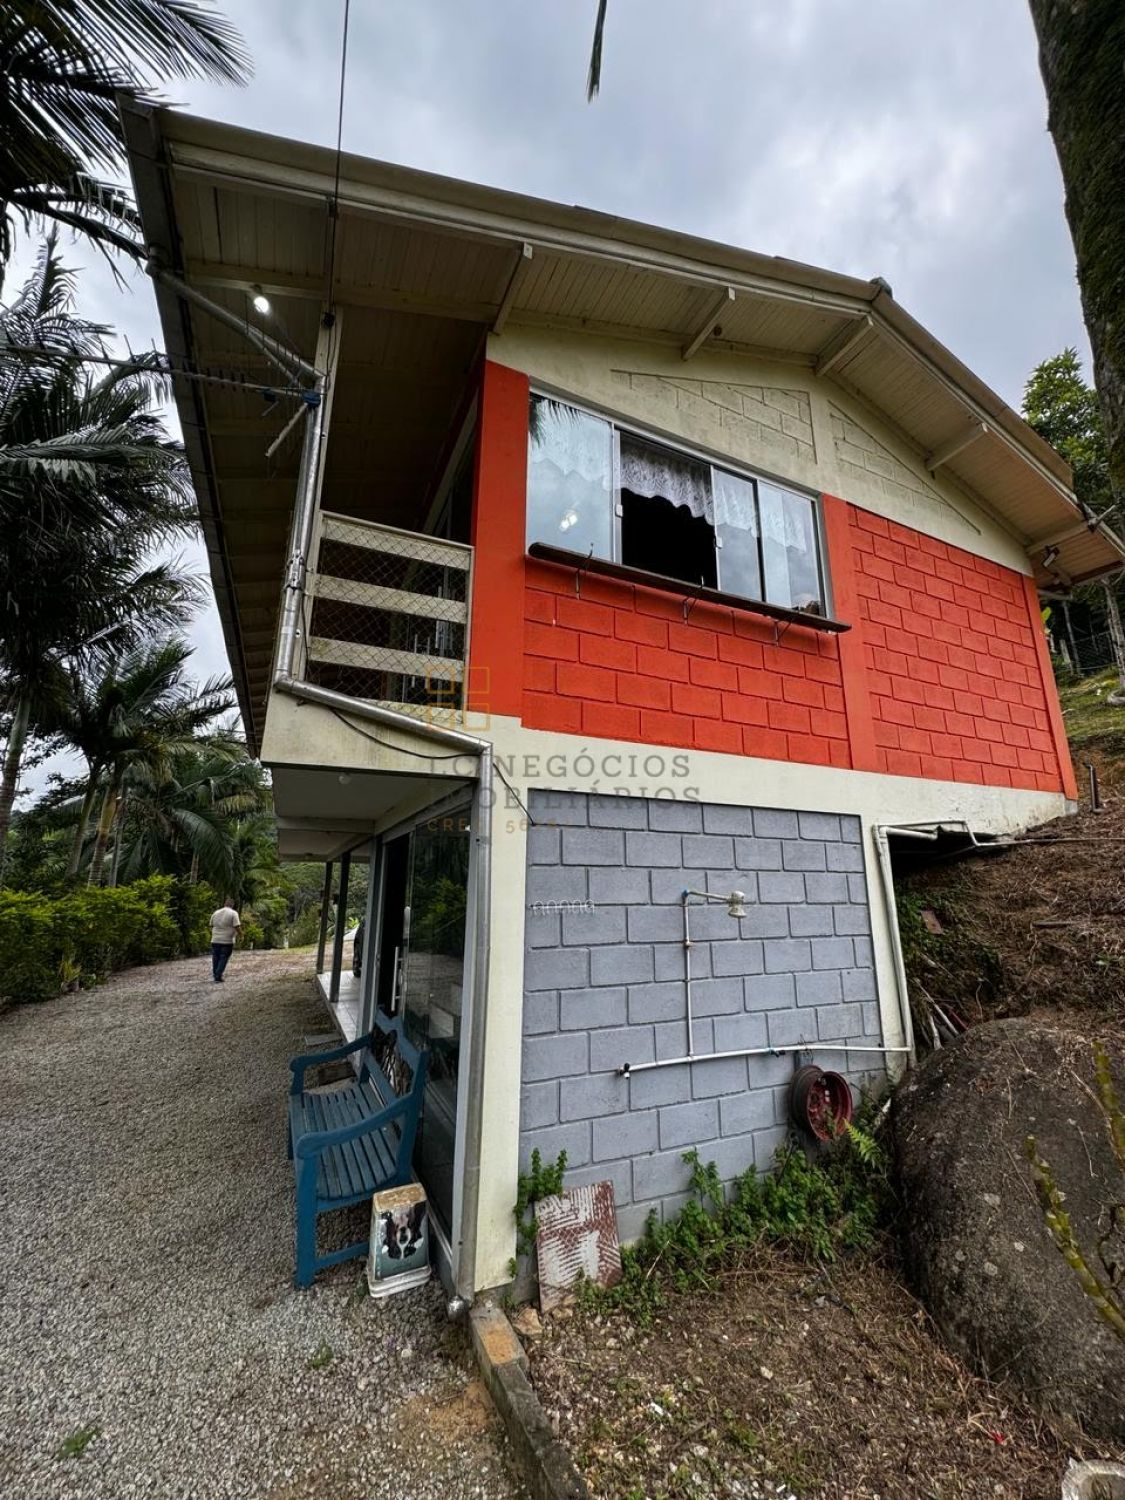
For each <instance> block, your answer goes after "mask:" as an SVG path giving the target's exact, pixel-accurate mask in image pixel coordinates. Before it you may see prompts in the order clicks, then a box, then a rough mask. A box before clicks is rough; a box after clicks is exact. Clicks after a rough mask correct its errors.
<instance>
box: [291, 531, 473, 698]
mask: <svg viewBox="0 0 1125 1500" xmlns="http://www.w3.org/2000/svg"><path fill="white" fill-rule="evenodd" d="M472 560H473V549H472V548H471V547H467V546H464V545H463V544H462V543H460V542H450V541H446V540H445V538H444V537H436V536H422V535H420V534H418V533H416V532H411V531H398V530H396V529H395V528H394V527H391V526H380V525H376V524H375V523H374V522H371V521H359V520H356V519H354V518H353V517H350V516H340V515H334V514H332V513H331V512H321V514H320V516H319V520H318V528H317V536H316V540H315V544H314V547H313V551H312V556H311V558H310V565H309V570H308V584H307V599H306V631H305V651H304V676H305V679H306V681H308V682H311V683H316V684H317V685H318V686H320V687H327V688H334V689H335V690H336V691H337V692H341V693H347V694H348V696H349V697H352V698H363V699H366V700H367V701H369V702H374V703H380V704H384V705H385V706H387V707H389V708H397V709H400V710H406V711H407V712H409V713H414V714H417V715H418V716H419V717H423V718H435V719H438V720H441V721H443V722H447V723H448V722H451V721H453V720H455V719H457V718H458V717H459V716H460V715H461V714H462V712H463V710H464V693H465V659H466V654H467V650H468V628H469V599H470V587H471V582H472Z"/></svg>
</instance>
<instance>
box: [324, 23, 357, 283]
mask: <svg viewBox="0 0 1125 1500" xmlns="http://www.w3.org/2000/svg"><path fill="white" fill-rule="evenodd" d="M350 16H351V0H344V32H343V37H342V38H341V43H340V100H339V105H338V108H337V111H336V172H335V179H334V181H333V184H332V203H331V207H330V209H329V215H330V219H331V231H330V236H329V241H328V284H327V286H326V287H325V289H324V304H325V306H326V307H331V306H332V285H333V282H334V280H335V276H336V229H337V226H338V224H339V222H340V162H341V156H342V151H343V144H344V85H345V83H346V81H347V73H348V21H349V19H350Z"/></svg>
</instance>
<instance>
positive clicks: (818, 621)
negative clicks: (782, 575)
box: [527, 542, 852, 635]
mask: <svg viewBox="0 0 1125 1500" xmlns="http://www.w3.org/2000/svg"><path fill="white" fill-rule="evenodd" d="M527 555H528V556H529V557H533V558H535V559H536V561H538V562H545V563H554V564H555V565H556V566H557V567H560V568H573V569H574V571H575V573H576V575H577V577H576V579H575V584H576V585H577V584H578V582H579V580H580V579H581V575H582V574H583V573H594V574H597V575H598V576H599V577H601V578H618V579H620V580H621V581H622V583H639V584H641V585H642V587H644V588H649V589H659V590H660V591H661V592H662V593H665V594H668V593H673V594H679V595H680V596H681V598H682V599H683V601H684V615H685V618H686V616H687V615H688V614H690V612H691V606H692V605H693V604H695V603H697V602H698V603H702V604H721V605H723V606H724V607H726V608H728V609H737V610H739V611H741V612H742V613H743V614H748V615H762V616H763V617H764V618H765V619H767V620H773V621H775V622H776V623H778V624H783V625H786V626H791V625H799V626H801V627H802V628H803V629H805V630H818V631H821V632H822V633H824V634H828V635H839V634H841V633H842V632H843V631H845V630H850V629H851V628H852V627H851V626H850V625H847V624H845V623H844V621H843V620H832V619H830V618H829V617H828V616H827V615H814V614H810V613H809V612H808V611H807V610H803V609H786V608H785V607H784V606H783V605H781V604H764V603H759V602H758V601H757V600H754V599H743V598H742V597H741V596H740V595H738V594H724V593H723V591H722V589H711V588H705V587H704V586H703V585H701V584H700V585H698V586H696V587H695V588H693V587H692V586H691V584H689V583H684V582H683V580H682V579H679V578H668V577H666V576H665V575H664V574H663V573H649V572H646V571H645V570H644V569H643V568H630V567H626V565H625V564H624V563H615V562H608V561H607V560H606V559H605V558H604V557H587V556H586V555H585V554H584V553H582V552H569V551H568V550H567V549H566V548H565V547H551V546H549V545H548V544H547V543H546V542H532V543H531V545H530V546H529V547H528V549H527Z"/></svg>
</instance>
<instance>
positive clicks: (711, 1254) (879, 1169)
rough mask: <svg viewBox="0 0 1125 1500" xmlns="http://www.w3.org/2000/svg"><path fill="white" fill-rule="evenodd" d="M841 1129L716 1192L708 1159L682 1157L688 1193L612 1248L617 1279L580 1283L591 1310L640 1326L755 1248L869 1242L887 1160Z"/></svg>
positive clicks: (884, 1199)
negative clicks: (667, 1215) (820, 1149)
mask: <svg viewBox="0 0 1125 1500" xmlns="http://www.w3.org/2000/svg"><path fill="white" fill-rule="evenodd" d="M870 1113H871V1106H867V1107H866V1109H865V1111H862V1112H861V1123H860V1124H858V1125H856V1126H852V1127H850V1128H849V1129H848V1130H847V1131H845V1132H843V1133H842V1134H841V1135H840V1137H839V1139H838V1140H836V1141H835V1142H833V1144H832V1146H831V1148H830V1150H829V1151H828V1152H827V1153H826V1154H825V1155H824V1156H823V1157H820V1158H818V1159H817V1160H816V1161H813V1162H810V1161H809V1160H808V1159H807V1158H806V1156H805V1154H804V1152H803V1151H802V1150H800V1149H798V1148H797V1147H795V1146H787V1147H784V1148H782V1150H781V1151H780V1152H779V1153H778V1157H779V1159H778V1165H777V1170H776V1171H775V1172H772V1173H764V1174H761V1175H759V1173H758V1172H756V1171H755V1169H754V1168H753V1167H751V1168H750V1169H749V1170H748V1171H746V1172H744V1173H743V1174H742V1176H740V1177H738V1178H736V1179H735V1181H734V1182H733V1183H732V1184H731V1185H730V1188H729V1189H726V1188H725V1187H724V1184H723V1182H722V1179H721V1178H720V1177H719V1173H718V1169H717V1168H716V1166H715V1164H714V1162H706V1163H704V1162H701V1161H700V1159H699V1153H698V1152H697V1151H687V1152H685V1153H684V1161H685V1162H687V1163H688V1165H689V1166H690V1167H691V1180H690V1189H691V1195H692V1196H691V1197H690V1198H689V1199H688V1202H687V1203H686V1204H685V1205H684V1207H683V1208H682V1209H681V1211H680V1213H679V1214H678V1215H677V1217H676V1218H675V1219H673V1220H671V1221H669V1222H668V1223H666V1224H661V1223H659V1222H658V1220H657V1217H656V1214H655V1212H653V1213H651V1214H650V1215H649V1218H648V1222H647V1223H646V1225H645V1230H644V1234H643V1236H642V1238H641V1239H640V1241H639V1242H638V1243H637V1244H635V1245H632V1246H629V1247H627V1248H626V1249H624V1250H623V1251H622V1252H621V1265H622V1277H621V1280H620V1282H619V1283H618V1284H617V1286H615V1287H612V1288H609V1289H603V1288H599V1287H595V1286H593V1285H592V1284H590V1283H586V1284H584V1285H583V1287H582V1289H581V1294H580V1295H581V1296H582V1298H583V1300H584V1301H585V1302H586V1304H587V1305H588V1306H591V1307H597V1308H601V1307H605V1306H607V1305H608V1306H610V1307H617V1308H620V1309H622V1310H623V1311H625V1312H626V1313H627V1314H628V1315H629V1316H631V1317H632V1318H634V1319H635V1320H636V1321H637V1322H639V1323H641V1324H642V1325H645V1326H647V1325H648V1324H649V1323H650V1322H651V1321H652V1318H653V1316H654V1314H655V1313H656V1312H657V1311H658V1310H659V1308H661V1307H662V1306H663V1305H664V1300H665V1295H666V1291H667V1289H668V1288H672V1289H674V1290H675V1291H678V1292H684V1291H692V1290H705V1289H707V1288H709V1287H711V1286H713V1285H714V1283H715V1279H716V1277H717V1276H718V1274H719V1273H720V1272H721V1270H722V1268H723V1266H724V1264H726V1263H727V1262H728V1261H730V1260H731V1259H732V1257H734V1256H735V1255H737V1254H738V1253H739V1252H740V1251H743V1250H746V1249H748V1248H750V1247H751V1246H753V1245H757V1244H759V1243H767V1244H776V1245H780V1246H783V1247H784V1248H786V1249H788V1250H789V1251H790V1252H791V1253H793V1254H796V1255H798V1256H800V1257H801V1258H802V1259H805V1260H812V1261H830V1260H834V1259H836V1257H837V1256H838V1255H840V1254H842V1253H845V1252H848V1251H852V1250H859V1249H864V1248H866V1247H867V1246H869V1245H870V1244H871V1243H872V1241H873V1239H874V1236H875V1233H876V1230H877V1228H878V1226H879V1223H880V1221H881V1219H882V1218H883V1216H884V1214H885V1212H886V1210H887V1208H888V1205H889V1202H890V1186H889V1172H888V1163H887V1159H886V1155H885V1152H884V1151H883V1148H882V1146H880V1144H879V1142H878V1141H877V1140H876V1139H875V1136H874V1134H873V1133H872V1131H871V1130H870V1128H868V1127H867V1124H866V1121H867V1117H868V1115H869V1114H870Z"/></svg>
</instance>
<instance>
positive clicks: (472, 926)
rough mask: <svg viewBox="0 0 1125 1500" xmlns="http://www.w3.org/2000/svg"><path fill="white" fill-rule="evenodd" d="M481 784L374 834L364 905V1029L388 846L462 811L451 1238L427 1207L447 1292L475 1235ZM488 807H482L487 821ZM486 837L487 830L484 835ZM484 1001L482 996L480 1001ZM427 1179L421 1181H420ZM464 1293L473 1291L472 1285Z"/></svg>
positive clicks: (371, 1002)
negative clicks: (471, 1109)
mask: <svg viewBox="0 0 1125 1500" xmlns="http://www.w3.org/2000/svg"><path fill="white" fill-rule="evenodd" d="M479 801H480V786H479V784H477V785H469V786H465V785H463V784H462V785H461V786H459V787H458V788H457V790H456V791H454V792H450V793H448V794H447V795H445V796H443V797H439V798H438V800H437V801H435V802H432V803H431V804H430V805H429V806H428V807H426V808H423V809H422V810H420V811H418V812H414V813H411V814H410V815H409V816H408V817H406V818H403V819H401V820H400V821H399V822H398V823H394V824H392V825H391V826H390V827H388V828H385V829H384V830H383V831H382V832H381V833H379V834H377V835H376V836H375V848H374V849H373V851H372V860H373V862H376V872H375V875H374V877H373V879H372V881H371V888H370V891H369V893H368V909H369V911H370V912H371V915H372V924H371V926H370V927H369V928H367V929H365V932H366V931H370V932H371V938H370V941H371V943H372V944H373V945H374V946H373V948H372V950H371V951H372V952H373V954H374V960H375V961H374V963H373V964H372V965H371V966H370V968H368V966H367V965H366V964H365V965H364V970H365V973H364V984H363V1012H362V1024H363V1025H364V1026H365V1027H366V1029H367V1030H371V1028H372V1027H373V1026H374V1024H375V1005H376V996H377V994H378V991H379V974H378V968H379V964H380V962H381V955H382V939H383V922H384V916H385V909H384V908H385V902H384V895H385V891H386V873H387V857H386V847H387V845H388V844H390V843H392V842H394V841H395V840H396V839H400V838H408V837H409V836H410V835H411V834H412V833H413V832H414V830H415V829H416V828H418V827H419V825H421V824H423V823H428V822H431V821H432V820H434V819H439V818H446V817H450V818H452V817H457V816H465V818H466V822H467V824H468V830H469V832H468V839H469V867H468V890H467V892H466V900H465V959H464V969H463V973H462V979H461V997H462V999H461V1035H460V1038H459V1042H458V1051H457V1108H456V1113H455V1117H454V1142H453V1207H452V1216H451V1225H452V1229H453V1237H452V1241H451V1240H450V1239H449V1238H448V1237H447V1235H446V1233H445V1230H444V1229H443V1227H442V1225H441V1223H440V1221H439V1219H438V1217H437V1214H436V1213H435V1212H433V1211H432V1210H431V1212H430V1214H429V1222H430V1241H431V1244H433V1246H434V1248H435V1251H436V1255H435V1260H436V1263H437V1270H438V1274H439V1276H440V1277H441V1279H442V1282H443V1284H444V1285H445V1287H446V1290H447V1291H449V1292H451V1293H452V1292H454V1291H461V1292H462V1293H463V1294H464V1289H463V1288H461V1287H460V1284H459V1283H460V1271H461V1262H462V1253H461V1252H462V1246H463V1245H464V1244H465V1241H466V1237H467V1236H469V1235H475V1234H476V1224H475V1223H473V1224H466V1223H465V1219H464V1212H465V1203H464V1182H465V1151H466V1132H467V1125H468V1104H469V1093H470V1090H471V1088H473V1087H478V1088H479V1087H480V1085H481V1081H482V1080H480V1079H474V1078H472V1077H471V1075H470V1059H471V1057H472V1054H473V1047H472V1037H473V1033H474V1030H475V1028H476V1026H477V1025H478V1019H479V1018H478V1012H477V1002H478V995H477V943H476V932H477V923H478V917H479V913H478V909H477V908H478V901H477V891H478V883H479V882H478V870H479V858H480V854H479V846H480V837H481V832H482V830H481V811H480V809H479ZM489 813H490V810H486V811H485V812H484V818H485V824H486V826H487V821H488V817H489ZM485 836H487V834H486V835H485ZM367 943H368V939H367V937H366V935H365V938H364V948H365V950H366V949H367ZM481 1004H483V1000H482V1001H481ZM424 1185H425V1184H423V1186H424ZM468 1295H471V1289H470V1292H469V1293H468Z"/></svg>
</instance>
